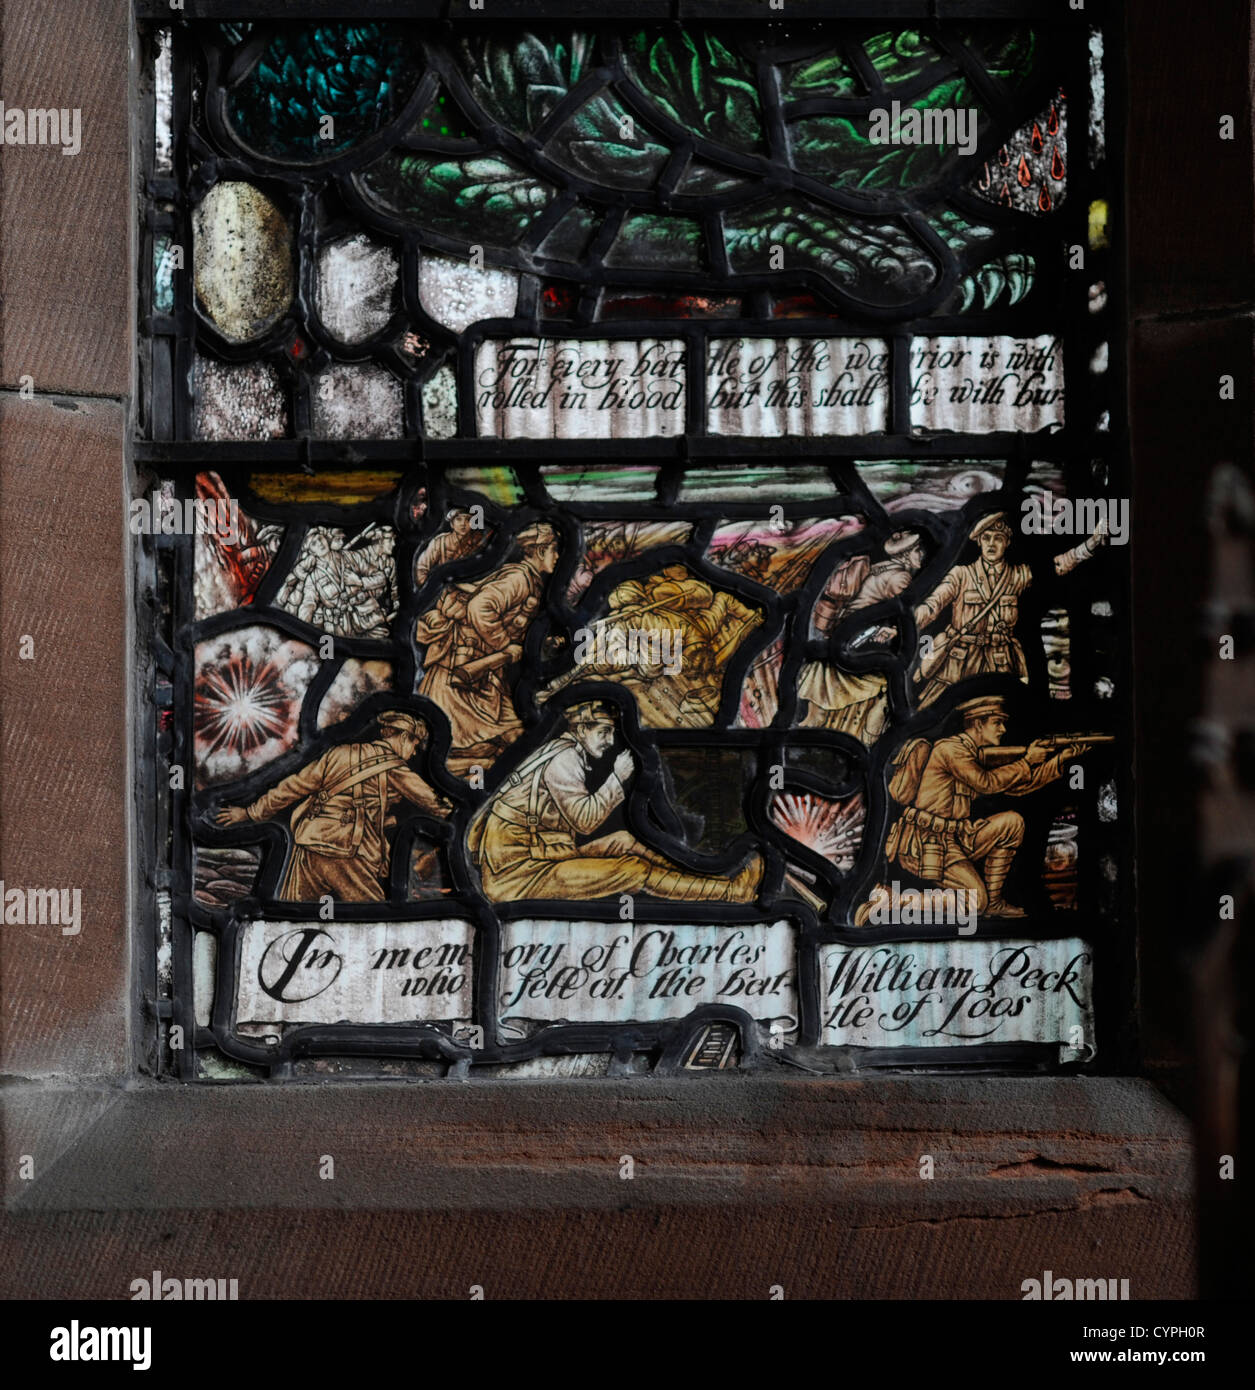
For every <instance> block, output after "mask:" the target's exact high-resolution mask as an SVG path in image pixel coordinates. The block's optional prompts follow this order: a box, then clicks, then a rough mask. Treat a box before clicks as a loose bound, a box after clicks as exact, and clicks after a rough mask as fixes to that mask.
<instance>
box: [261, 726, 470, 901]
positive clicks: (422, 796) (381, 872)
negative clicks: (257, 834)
mask: <svg viewBox="0 0 1255 1390" xmlns="http://www.w3.org/2000/svg"><path fill="white" fill-rule="evenodd" d="M402 798H404V799H405V800H407V801H411V802H413V803H414V805H416V806H418V807H419V808H421V809H422V810H424V811H428V812H430V813H431V814H433V815H443V814H444V813H445V811H446V809H447V806H446V804H445V803H444V802H443V801H442V799H441V798H440V797H439V795H438V794H437V793H436V792H435V791H434V790H433V789H432V788H431V787H429V786H428V785H427V783H426V782H424V781H423V779H422V778H421V777H419V776H418V775H417V774H416V773H414V772H411V771H410V769H409V768H408V767H407V766H406V765H405V763H404V762H403V761H402V760H401V759H400V758H399V757H397V755H396V754H395V753H394V752H393V750H392V749H391V748H390V747H389V746H388V744H387V743H385V742H383V741H382V740H381V741H379V742H375V743H348V744H343V745H341V746H340V747H338V748H332V749H329V750H328V751H327V752H326V753H324V754H323V755H322V757H321V758H319V759H318V760H317V761H316V762H312V763H310V765H309V766H308V767H304V768H302V769H301V770H300V772H294V773H293V774H292V776H291V777H285V778H284V779H283V781H282V782H280V783H279V784H278V786H276V787H273V788H272V789H271V790H270V791H268V792H266V794H265V795H264V796H261V797H259V798H258V799H257V800H256V801H255V802H253V804H252V805H251V806H249V807H248V808H247V809H248V815H249V818H250V819H251V820H255V821H265V820H270V819H271V818H272V817H273V816H274V815H275V814H276V813H277V812H279V811H282V810H284V809H285V808H286V807H288V806H291V805H293V803H295V802H297V801H300V802H302V804H301V805H300V806H299V807H297V809H296V810H295V811H294V812H293V813H292V822H291V824H292V838H293V840H294V841H295V847H294V849H293V850H292V858H291V861H290V862H289V864H288V869H287V873H286V874H285V875H284V878H283V883H282V884H281V885H280V888H279V897H280V898H282V899H283V900H284V901H287V902H302V903H304V902H317V901H318V899H319V898H321V897H322V896H323V895H324V894H329V895H330V896H331V897H333V898H337V899H339V900H341V901H343V902H382V901H383V899H384V898H385V897H386V893H385V884H386V882H387V878H388V841H387V839H386V837H385V834H384V831H385V829H386V828H387V826H388V825H389V824H390V822H389V820H388V809H389V807H390V806H391V805H393V804H394V803H396V802H398V801H400V800H401V799H402Z"/></svg>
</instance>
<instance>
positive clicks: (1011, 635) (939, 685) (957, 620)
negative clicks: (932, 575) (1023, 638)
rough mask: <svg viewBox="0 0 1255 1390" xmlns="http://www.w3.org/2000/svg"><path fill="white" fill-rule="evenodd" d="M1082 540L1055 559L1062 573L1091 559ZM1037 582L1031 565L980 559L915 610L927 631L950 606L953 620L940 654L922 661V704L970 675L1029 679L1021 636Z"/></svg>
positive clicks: (958, 569) (955, 573)
mask: <svg viewBox="0 0 1255 1390" xmlns="http://www.w3.org/2000/svg"><path fill="white" fill-rule="evenodd" d="M1089 554H1090V551H1089V550H1088V549H1087V548H1086V546H1085V544H1084V543H1082V544H1080V545H1078V546H1075V547H1074V548H1073V549H1071V550H1065V551H1064V552H1063V553H1062V554H1060V555H1056V556H1055V557H1054V569H1055V573H1056V574H1058V575H1064V574H1068V573H1070V572H1071V571H1072V570H1074V569H1075V568H1076V567H1077V565H1079V564H1080V563H1081V562H1082V561H1084V560H1085V559H1087V558H1088V557H1089ZM1032 582H1033V571H1032V569H1031V568H1030V567H1029V566H1028V565H1012V564H1008V562H1007V561H1006V560H1005V559H1003V560H1001V561H999V562H998V563H997V564H990V563H988V562H987V561H986V560H984V559H983V558H982V559H979V560H976V561H975V562H974V563H972V564H970V565H956V566H955V567H954V568H953V569H952V570H951V571H950V572H949V573H948V574H947V575H946V577H945V578H944V579H943V580H942V581H941V583H940V584H939V585H938V586H937V587H936V588H935V589H934V590H933V592H932V593H931V594H929V596H928V597H927V598H926V599H925V600H924V602H923V603H921V604H920V606H919V607H918V608H917V609H916V610H915V625H916V627H917V628H918V629H919V630H920V631H921V632H922V631H923V630H924V628H926V627H927V626H928V624H929V623H931V622H933V620H934V619H935V618H936V617H937V615H938V614H939V613H941V611H942V610H943V609H944V608H945V607H946V605H947V604H949V605H950V621H949V623H948V624H947V625H946V629H945V632H944V633H943V634H942V636H940V637H939V638H938V639H937V643H936V649H935V655H933V656H932V657H927V656H926V657H925V658H924V659H923V661H921V662H920V667H919V672H918V675H917V679H919V680H922V681H923V682H925V684H924V687H923V689H922V690H921V691H920V697H919V703H920V704H921V705H927V704H931V703H932V702H933V701H934V700H936V699H937V697H938V696H939V695H941V694H942V693H943V691H945V690H947V689H948V688H949V687H950V686H952V685H957V684H958V682H959V681H961V680H966V679H968V677H970V676H984V675H989V674H991V673H993V674H998V675H1014V676H1018V677H1019V679H1020V680H1022V681H1024V682H1027V681H1028V662H1027V661H1026V660H1025V658H1024V648H1023V647H1022V646H1021V645H1020V640H1019V638H1018V637H1016V635H1015V624H1016V621H1017V619H1018V618H1019V616H1020V595H1021V594H1022V593H1023V592H1024V591H1025V589H1027V588H1028V586H1029V585H1030V584H1031V583H1032Z"/></svg>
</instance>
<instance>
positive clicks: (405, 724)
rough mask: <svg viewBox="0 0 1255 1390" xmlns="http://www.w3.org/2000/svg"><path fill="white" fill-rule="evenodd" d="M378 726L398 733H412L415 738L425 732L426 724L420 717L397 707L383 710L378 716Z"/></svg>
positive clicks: (420, 736)
mask: <svg viewBox="0 0 1255 1390" xmlns="http://www.w3.org/2000/svg"><path fill="white" fill-rule="evenodd" d="M379 727H380V728H381V729H386V730H392V731H395V732H396V733H399V734H413V736H414V737H415V738H422V737H423V736H424V735H425V734H426V732H427V726H426V724H424V723H423V721H422V720H421V719H416V718H415V717H414V716H413V715H412V714H406V713H405V711H404V710H399V709H387V710H384V712H383V713H382V714H381V715H380V716H379Z"/></svg>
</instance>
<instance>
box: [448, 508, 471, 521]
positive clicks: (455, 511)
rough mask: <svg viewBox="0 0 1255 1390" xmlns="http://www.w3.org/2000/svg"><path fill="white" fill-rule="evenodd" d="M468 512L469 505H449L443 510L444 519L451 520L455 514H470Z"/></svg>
mask: <svg viewBox="0 0 1255 1390" xmlns="http://www.w3.org/2000/svg"><path fill="white" fill-rule="evenodd" d="M470 514H471V509H470V508H469V507H450V508H449V510H448V511H447V512H445V514H444V519H445V520H446V521H452V520H453V518H454V517H455V516H470Z"/></svg>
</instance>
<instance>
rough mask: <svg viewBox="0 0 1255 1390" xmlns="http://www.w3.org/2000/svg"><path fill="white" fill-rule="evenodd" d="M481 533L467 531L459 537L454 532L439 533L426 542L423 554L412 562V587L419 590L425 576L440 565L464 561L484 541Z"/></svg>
mask: <svg viewBox="0 0 1255 1390" xmlns="http://www.w3.org/2000/svg"><path fill="white" fill-rule="evenodd" d="M484 535H485V533H484V532H483V531H473V530H472V531H468V532H467V533H466V534H465V535H464V536H459V535H458V533H457V532H456V531H441V532H440V534H439V535H436V536H433V537H432V538H431V540H430V541H428V543H427V545H426V547H425V548H424V550H423V553H422V554H421V555H420V556H419V557H418V559H417V560H415V561H414V586H415V588H419V589H421V588H422V587H423V585H424V584H426V583H427V576H428V575H429V574H431V572H432V571H433V570H437V569H439V568H440V566H441V565H451V564H452V563H453V562H454V561H455V560H462V559H465V557H466V556H467V555H469V554H470V553H471V552H472V551H473V550H475V549H477V548H478V546H479V544H480V542H481V541H482V540H483V539H484Z"/></svg>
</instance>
